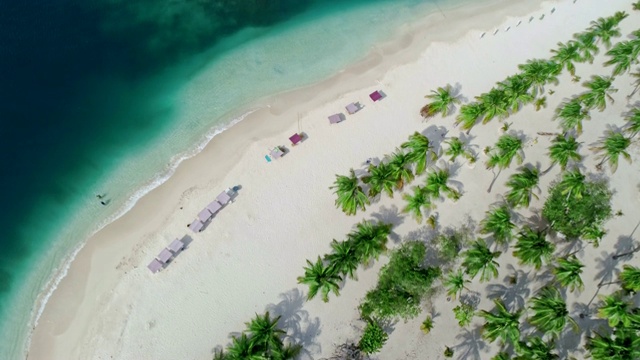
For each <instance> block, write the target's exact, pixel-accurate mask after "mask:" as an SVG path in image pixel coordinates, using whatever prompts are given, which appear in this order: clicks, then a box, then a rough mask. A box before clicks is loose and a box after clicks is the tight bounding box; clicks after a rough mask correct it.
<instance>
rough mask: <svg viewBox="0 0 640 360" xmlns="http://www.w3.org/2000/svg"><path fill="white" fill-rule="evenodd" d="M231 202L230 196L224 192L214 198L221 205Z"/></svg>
mask: <svg viewBox="0 0 640 360" xmlns="http://www.w3.org/2000/svg"><path fill="white" fill-rule="evenodd" d="M230 200H231V196H229V194H227V192H226V191H223V192H221V193H220V195H218V196H216V201H217V202H219V203H220V204H221V205H226V204H227V203H228V202H229V201H230Z"/></svg>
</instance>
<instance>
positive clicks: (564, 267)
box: [553, 256, 584, 292]
mask: <svg viewBox="0 0 640 360" xmlns="http://www.w3.org/2000/svg"><path fill="white" fill-rule="evenodd" d="M583 267H584V264H582V263H581V262H580V260H578V259H577V258H576V257H575V256H570V257H568V258H560V259H558V260H557V265H556V266H555V267H554V268H553V274H554V275H555V276H556V280H557V281H558V283H559V284H560V286H563V287H566V288H568V289H569V291H571V292H573V291H576V290H578V291H582V289H583V288H584V283H583V282H582V278H581V277H580V275H581V274H582V268H583Z"/></svg>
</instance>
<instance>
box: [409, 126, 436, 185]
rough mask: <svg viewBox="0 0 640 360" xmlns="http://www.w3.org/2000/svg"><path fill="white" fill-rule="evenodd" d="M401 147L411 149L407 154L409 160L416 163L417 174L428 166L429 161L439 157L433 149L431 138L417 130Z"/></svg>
mask: <svg viewBox="0 0 640 360" xmlns="http://www.w3.org/2000/svg"><path fill="white" fill-rule="evenodd" d="M400 147H401V148H402V149H408V150H409V152H408V153H407V156H408V157H409V161H411V162H412V163H413V164H415V167H416V175H420V174H422V173H423V172H424V170H425V169H426V168H427V161H431V162H433V161H436V160H437V159H438V154H436V152H435V151H433V146H431V142H429V139H428V138H427V137H426V136H424V135H422V134H420V133H419V132H417V131H416V132H414V133H413V135H411V136H409V141H407V142H405V143H403V144H402V145H400Z"/></svg>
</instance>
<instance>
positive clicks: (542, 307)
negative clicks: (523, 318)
mask: <svg viewBox="0 0 640 360" xmlns="http://www.w3.org/2000/svg"><path fill="white" fill-rule="evenodd" d="M531 303H532V305H531V310H532V311H533V312H534V314H533V316H531V317H530V318H529V322H530V323H531V324H533V325H535V326H536V327H537V328H538V329H539V330H540V331H542V332H544V333H546V334H552V335H553V336H558V335H559V334H560V333H561V332H562V330H564V327H565V326H566V325H567V323H570V324H571V325H573V328H574V330H576V331H577V329H578V324H577V323H576V322H575V320H573V318H572V317H571V316H569V311H568V310H567V303H566V302H565V301H564V299H562V295H560V291H558V289H557V288H556V287H553V286H545V287H543V288H542V289H540V291H539V292H538V295H536V296H535V297H533V298H532V299H531Z"/></svg>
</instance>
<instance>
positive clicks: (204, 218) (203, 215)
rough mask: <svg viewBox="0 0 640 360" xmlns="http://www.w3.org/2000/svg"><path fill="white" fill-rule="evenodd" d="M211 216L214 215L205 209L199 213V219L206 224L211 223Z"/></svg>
mask: <svg viewBox="0 0 640 360" xmlns="http://www.w3.org/2000/svg"><path fill="white" fill-rule="evenodd" d="M211 215H213V214H211V212H210V211H209V210H208V209H207V208H204V209H202V211H200V212H199V213H198V219H199V220H200V221H201V222H203V223H205V222H207V221H209V219H211Z"/></svg>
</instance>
